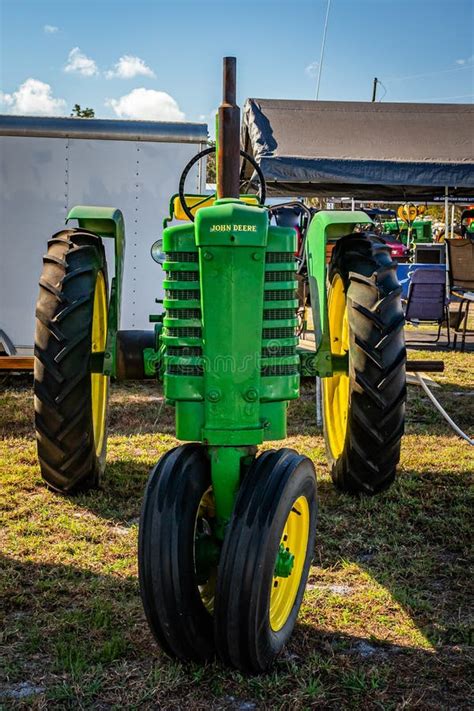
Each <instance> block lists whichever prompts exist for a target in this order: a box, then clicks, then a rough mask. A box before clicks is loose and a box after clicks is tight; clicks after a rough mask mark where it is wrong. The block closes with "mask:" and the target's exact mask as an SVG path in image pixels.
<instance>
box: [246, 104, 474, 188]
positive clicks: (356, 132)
mask: <svg viewBox="0 0 474 711" xmlns="http://www.w3.org/2000/svg"><path fill="white" fill-rule="evenodd" d="M242 145H243V148H244V150H245V151H247V152H248V153H250V154H251V155H253V156H254V158H255V159H256V161H257V162H258V163H259V165H260V167H261V169H262V171H263V174H264V176H265V179H266V181H267V185H268V189H269V193H270V194H273V195H277V194H278V195H298V196H308V197H309V196H314V195H318V196H326V197H329V196H335V197H336V196H342V195H345V196H350V197H354V198H359V199H373V200H433V199H436V198H437V199H440V198H441V197H444V195H445V191H446V188H449V194H450V196H453V197H457V198H458V199H459V198H460V197H463V196H465V197H466V198H471V199H472V196H473V194H474V106H472V105H466V104H394V103H369V102H355V101H354V102H352V101H351V102H348V101H293V100H283V99H247V101H246V103H245V106H244V110H243V124H242ZM244 170H245V171H247V173H246V174H245V177H247V178H250V177H251V176H250V172H251V168H250V166H249V164H248V163H247V165H246V166H245V167H244Z"/></svg>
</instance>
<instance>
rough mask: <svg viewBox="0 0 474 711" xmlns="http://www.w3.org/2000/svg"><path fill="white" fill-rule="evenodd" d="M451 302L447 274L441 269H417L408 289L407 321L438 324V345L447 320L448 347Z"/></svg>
mask: <svg viewBox="0 0 474 711" xmlns="http://www.w3.org/2000/svg"><path fill="white" fill-rule="evenodd" d="M448 304H449V301H448V299H447V298H446V273H445V271H444V270H443V271H442V270H441V269H415V271H414V272H413V275H412V277H411V282H410V287H409V289H408V299H407V303H406V308H405V318H406V320H407V321H411V322H413V321H417V322H420V321H428V322H435V323H437V324H438V335H437V336H436V338H435V340H434V341H424V343H437V342H438V341H439V337H440V335H441V327H442V325H443V321H444V320H446V327H447V334H448V346H449V345H450V343H451V336H450V331H449V310H448Z"/></svg>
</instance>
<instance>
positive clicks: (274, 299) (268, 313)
mask: <svg viewBox="0 0 474 711" xmlns="http://www.w3.org/2000/svg"><path fill="white" fill-rule="evenodd" d="M274 264H282V265H283V264H285V265H287V264H288V265H294V267H293V268H292V269H290V270H289V271H286V270H285V271H283V269H281V270H278V271H273V270H272V268H271V266H270V265H274ZM265 265H266V266H265V282H266V283H267V284H268V283H269V282H271V283H272V286H271V288H270V289H268V291H265V293H264V300H265V305H266V306H267V308H265V309H264V311H263V320H264V322H265V327H264V328H263V330H262V337H263V340H264V341H270V343H266V344H265V345H264V346H263V347H262V353H261V356H262V358H263V359H270V358H271V361H270V362H268V360H267V361H265V360H264V361H263V362H262V365H261V368H260V373H261V375H262V377H270V376H290V375H296V374H297V373H298V364H297V362H296V363H295V362H293V363H288V360H293V361H297V355H296V338H295V336H296V329H295V325H294V324H295V318H296V303H297V302H296V298H297V296H296V289H288V288H279V283H282V282H285V287H287V286H288V282H292V281H293V282H294V281H295V280H296V274H295V270H296V263H295V255H294V254H293V252H267V255H266V259H265ZM282 286H283V284H282ZM295 286H296V284H295ZM283 301H289V302H290V304H291V302H293V303H294V304H295V306H294V307H293V308H288V304H285V305H284V306H285V307H287V308H282V306H283V304H282V303H281V302H283ZM268 307H270V308H268ZM271 321H280V322H283V324H282V325H279V326H278V327H276V326H275V327H274V328H271V327H270V328H269V327H268V326H269V324H268V323H267V322H271ZM283 339H290V345H288V341H286V342H283V343H282V341H283ZM293 344H294V345H293ZM283 358H285V359H286V362H281V360H280V359H283Z"/></svg>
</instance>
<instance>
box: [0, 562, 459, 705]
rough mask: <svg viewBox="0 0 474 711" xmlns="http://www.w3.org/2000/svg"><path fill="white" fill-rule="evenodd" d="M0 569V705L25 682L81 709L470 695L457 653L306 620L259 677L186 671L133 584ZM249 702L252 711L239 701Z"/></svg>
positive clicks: (74, 573)
mask: <svg viewBox="0 0 474 711" xmlns="http://www.w3.org/2000/svg"><path fill="white" fill-rule="evenodd" d="M0 564H1V568H2V578H3V585H2V588H3V593H2V594H3V599H4V609H5V613H6V617H5V625H4V637H3V643H4V646H3V652H4V662H5V663H4V665H3V669H4V674H5V680H4V683H3V685H2V687H0V698H2V697H3V698H2V700H6V699H8V698H9V694H11V693H12V692H13V693H14V692H15V689H16V688H17V685H18V684H20V683H24V682H25V681H27V682H28V684H29V685H30V686H31V687H36V688H40V689H42V691H40V692H39V696H42V697H43V700H50V701H52V702H56V703H63V704H64V706H61V708H70V707H71V708H72V707H74V704H75V703H76V702H77V701H78V700H80V701H81V702H82V703H85V704H86V705H87V708H95V707H96V706H95V704H99V702H100V703H102V704H105V707H106V708H109V707H112V706H113V707H114V708H115V707H122V708H131V707H133V708H137V707H140V708H142V707H143V708H193V709H201V708H202V709H204V708H206V709H209V708H211V709H241V708H248V709H252V708H255V709H256V708H281V709H283V708H285V709H287V708H295V709H296V708H312V707H313V706H312V704H313V703H314V704H316V703H317V704H323V706H322V707H323V708H338V709H341V708H355V707H357V706H358V704H360V703H362V702H365V703H372V704H376V705H377V707H378V708H380V707H383V708H385V707H386V706H384V705H383V704H384V703H385V702H389V703H390V704H392V705H393V703H394V702H395V701H397V702H402V701H406V702H408V701H411V702H412V706H411V707H415V706H418V703H420V704H421V705H422V707H423V708H444V707H447V706H450V707H454V706H457V704H459V705H460V707H462V702H463V699H465V695H466V693H467V688H466V686H467V675H466V668H465V661H464V660H463V655H462V653H461V651H460V650H459V649H455V648H452V647H450V648H449V649H447V648H446V649H443V650H439V651H437V652H436V653H432V652H430V651H426V650H423V649H419V648H416V647H410V646H408V647H401V646H398V645H393V644H390V643H387V642H385V641H384V640H382V639H377V638H376V637H374V636H371V637H366V636H358V635H352V634H345V633H333V632H330V631H324V632H322V631H320V630H318V628H317V626H316V625H313V624H298V625H297V626H296V629H295V633H294V635H293V637H292V640H291V642H290V644H289V646H288V648H286V649H285V650H284V652H283V654H282V656H281V657H280V658H279V659H278V660H277V662H276V664H275V667H274V668H273V670H272V671H271V672H270V673H269V674H266V675H260V676H258V677H255V676H246V675H242V674H239V673H237V672H236V671H235V670H231V669H226V668H224V667H223V666H222V665H221V664H219V663H217V662H216V663H213V664H210V665H207V666H206V667H200V666H198V665H195V664H186V665H184V664H181V663H179V662H176V661H174V660H170V659H168V658H167V657H165V655H163V654H162V653H161V652H160V651H159V649H158V647H157V646H156V644H155V643H154V641H153V639H152V637H151V634H150V632H149V630H148V627H147V624H146V622H145V619H144V615H143V612H142V609H141V604H140V600H139V595H138V585H137V581H136V579H135V578H133V577H126V578H120V577H112V576H107V575H100V574H97V573H94V572H91V571H88V570H81V569H78V568H75V567H74V566H70V565H59V564H57V565H52V564H33V563H22V562H19V561H17V560H13V559H11V558H6V557H2V558H1V559H0ZM36 695H38V692H36ZM415 701H416V703H414V702H415ZM244 702H245V703H247V704H254V705H253V706H252V705H249V706H241V705H239V704H240V703H244ZM422 702H423V703H422ZM381 704H382V706H381ZM109 705H110V706H109ZM136 705H138V706H136ZM27 707H29V708H31V706H29V704H27ZM39 707H40V706H38V708H39ZM103 707H104V706H100V704H99V705H98V706H97V708H103ZM41 708H43V707H42V706H41ZM76 708H77V706H76Z"/></svg>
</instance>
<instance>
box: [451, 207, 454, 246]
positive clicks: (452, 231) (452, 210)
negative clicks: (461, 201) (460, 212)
mask: <svg viewBox="0 0 474 711" xmlns="http://www.w3.org/2000/svg"><path fill="white" fill-rule="evenodd" d="M453 237H454V203H453V204H452V205H451V239H453Z"/></svg>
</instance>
